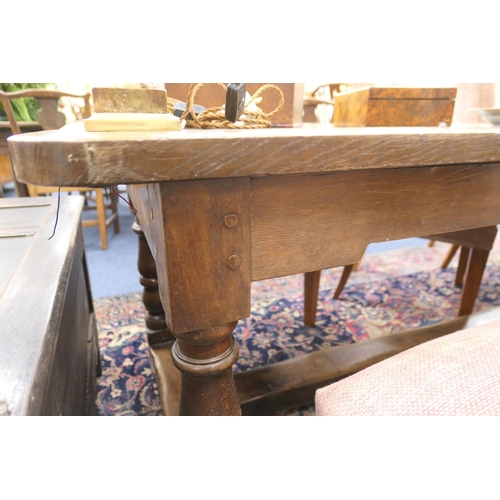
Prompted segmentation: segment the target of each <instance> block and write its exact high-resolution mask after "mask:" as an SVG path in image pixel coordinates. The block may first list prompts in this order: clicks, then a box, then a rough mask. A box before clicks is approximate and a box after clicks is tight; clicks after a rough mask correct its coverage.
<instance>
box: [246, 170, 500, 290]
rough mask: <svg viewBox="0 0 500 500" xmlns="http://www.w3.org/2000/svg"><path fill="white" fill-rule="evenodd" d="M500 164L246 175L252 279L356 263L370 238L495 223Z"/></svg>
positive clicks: (499, 211)
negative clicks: (249, 188) (249, 184)
mask: <svg viewBox="0 0 500 500" xmlns="http://www.w3.org/2000/svg"><path fill="white" fill-rule="evenodd" d="M499 195H500V164H482V165H456V166H448V167H415V168H402V169H380V170H365V171H343V172H333V173H329V174H325V175H295V176H280V177H277V176H275V177H262V178H258V179H253V180H252V271H251V277H252V281H257V280H262V279H267V278H273V277H278V276H287V275H291V274H296V273H303V272H309V271H316V270H319V269H328V268H332V267H336V266H343V265H347V264H352V263H355V262H357V261H358V260H359V258H360V256H361V255H362V253H363V251H364V250H365V248H366V247H367V245H368V244H370V243H375V242H382V241H389V240H397V239H402V238H409V237H420V236H422V237H423V236H427V235H432V234H438V233H447V232H451V231H460V230H466V229H470V228H477V227H485V226H493V225H496V224H498V223H500V196H499Z"/></svg>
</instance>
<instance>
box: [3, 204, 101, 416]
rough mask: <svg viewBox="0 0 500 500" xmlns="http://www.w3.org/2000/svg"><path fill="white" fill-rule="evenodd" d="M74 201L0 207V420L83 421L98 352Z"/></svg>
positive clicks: (91, 401) (91, 405)
mask: <svg viewBox="0 0 500 500" xmlns="http://www.w3.org/2000/svg"><path fill="white" fill-rule="evenodd" d="M82 209H83V197H82V196H62V197H61V206H60V210H59V222H58V224H57V230H56V232H55V234H54V236H53V238H51V239H50V240H49V237H50V236H51V234H52V232H53V228H54V221H55V218H56V210H57V197H55V196H54V197H41V198H9V199H4V200H0V221H1V222H0V256H1V265H0V416H9V415H12V416H18V415H88V414H93V413H94V410H95V399H96V376H97V374H98V371H99V368H98V367H100V363H99V351H98V344H97V329H96V322H95V318H94V313H93V304H92V294H91V292H90V284H89V279H88V273H87V269H86V264H85V252H84V243H83V233H82V225H81V215H82Z"/></svg>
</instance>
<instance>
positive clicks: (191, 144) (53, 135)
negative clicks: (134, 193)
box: [8, 123, 500, 187]
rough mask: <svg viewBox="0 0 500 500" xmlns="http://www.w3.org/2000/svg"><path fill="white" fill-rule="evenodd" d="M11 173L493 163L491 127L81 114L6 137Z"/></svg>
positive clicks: (82, 178)
mask: <svg viewBox="0 0 500 500" xmlns="http://www.w3.org/2000/svg"><path fill="white" fill-rule="evenodd" d="M8 142H9V148H10V151H11V156H12V159H13V163H14V169H15V171H16V175H17V177H18V179H19V180H20V181H22V182H29V183H32V184H37V185H47V186H53V185H61V186H76V185H78V186H82V185H83V186H90V187H98V186H104V185H116V184H137V183H143V182H160V181H171V180H186V179H210V178H229V177H230V178H232V177H260V176H268V175H287V174H313V173H325V172H333V171H338V170H358V169H359V170H362V169H372V168H403V167H415V166H426V165H433V166H442V165H454V164H477V163H493V162H500V127H495V126H492V125H489V124H484V125H475V126H460V125H458V126H451V127H372V128H369V127H360V128H340V127H334V126H333V125H332V126H325V125H320V124H304V125H303V126H300V127H294V128H270V129H246V130H224V129H222V130H221V129H215V130H198V129H184V130H181V131H170V132H99V133H97V132H86V131H85V130H84V128H83V124H82V123H73V124H69V125H67V126H65V127H63V128H62V129H60V130H54V131H44V132H36V133H28V134H22V135H18V136H17V137H10V138H9V139H8Z"/></svg>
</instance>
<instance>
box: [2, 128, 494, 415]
mask: <svg viewBox="0 0 500 500" xmlns="http://www.w3.org/2000/svg"><path fill="white" fill-rule="evenodd" d="M8 142H9V148H10V152H11V156H12V160H13V163H14V169H15V172H16V175H17V177H18V180H20V181H22V182H27V183H32V184H37V185H50V186H54V185H60V186H89V187H103V186H112V185H116V184H127V185H128V189H129V194H130V197H131V199H132V202H133V204H134V206H135V208H136V209H137V211H138V223H140V225H139V224H136V225H135V230H136V232H137V233H138V234H139V236H140V241H141V242H142V243H141V244H140V247H139V251H140V260H139V268H140V272H141V282H142V284H143V285H144V302H145V305H146V309H147V311H148V314H147V318H146V323H147V326H148V331H149V334H150V337H149V338H150V345H151V354H152V358H153V361H154V366H155V370H156V374H157V378H158V381H159V385H160V392H161V395H162V403H163V406H164V409H165V412H166V413H167V414H176V413H180V414H181V415H238V414H240V413H241V412H243V413H244V414H252V413H257V414H258V413H264V412H269V411H274V410H276V409H278V408H281V407H286V406H289V405H291V404H297V403H298V402H305V401H312V400H313V397H314V391H315V389H316V388H318V387H321V386H324V385H327V384H328V383H330V382H332V381H333V380H336V379H339V378H341V377H344V376H346V375H347V374H350V373H353V372H355V371H357V370H359V369H361V368H364V367H365V366H368V365H370V364H372V363H374V362H376V361H380V360H381V359H383V358H385V357H388V356H390V355H392V354H395V353H396V352H399V351H401V350H404V349H406V348H409V347H411V346H412V345H415V344H418V343H420V342H423V341H425V340H429V339H430V338H432V337H435V336H437V335H442V334H443V331H444V330H443V329H441V330H439V332H437V330H436V329H433V328H428V329H423V330H419V331H415V332H406V333H404V334H396V335H390V336H387V337H383V338H380V339H370V340H367V341H363V342H360V343H358V344H354V345H352V346H345V347H344V346H343V347H335V348H331V349H327V350H323V351H318V352H315V353H312V354H309V355H307V356H303V357H299V358H297V359H294V360H288V361H284V362H281V363H275V364H273V365H270V366H267V367H262V368H259V369H256V370H251V371H247V372H242V373H238V374H236V375H235V376H233V373H232V365H233V363H234V361H235V360H236V358H237V356H238V347H237V343H236V342H235V340H234V338H233V335H232V331H233V329H234V328H235V326H236V324H237V322H238V320H240V319H241V318H245V317H247V316H249V314H250V284H251V282H252V281H256V280H263V279H267V278H273V277H278V276H286V275H291V274H296V273H308V272H313V271H316V270H318V269H327V268H332V267H336V266H344V265H348V264H353V263H355V262H356V261H357V260H358V259H359V256H360V255H361V253H362V252H363V250H364V249H365V248H366V246H367V245H368V244H369V243H373V242H380V241H387V240H394V239H401V238H407V237H415V236H428V235H435V234H442V233H449V232H454V231H462V230H469V229H472V228H482V227H487V226H495V225H496V224H498V223H500V196H499V195H500V128H498V127H497V128H495V127H493V126H490V125H487V124H486V125H484V126H481V125H480V126H473V127H472V126H471V127H460V126H457V127H453V126H452V127H449V128H446V127H444V128H441V127H436V128H422V127H418V128H408V127H404V128H403V127H402V128H335V127H333V126H331V127H328V126H327V127H325V126H324V125H322V126H317V125H310V126H309V125H303V126H301V127H297V128H289V129H282V128H273V129H264V130H195V129H185V130H182V131H172V132H126V133H125V132H106V133H89V132H85V131H84V129H83V126H82V125H81V124H73V125H71V126H66V127H64V128H63V129H61V130H58V131H48V132H36V133H29V134H22V135H18V136H16V137H12V138H10V139H9V141H8ZM141 227H142V229H141ZM146 241H147V243H146ZM474 251H475V250H474ZM481 252H483V253H481ZM473 253H474V252H473ZM484 260H485V258H484V251H482V250H481V249H478V251H477V253H476V258H475V259H471V263H470V265H469V267H471V269H469V274H468V280H469V277H470V280H471V282H473V281H475V282H476V284H477V286H475V287H474V288H478V286H479V285H478V279H479V281H480V277H481V274H482V271H481V272H480V273H479V278H478V273H477V272H475V270H474V266H475V264H473V263H474V262H476V263H479V264H477V266H478V269H479V268H480V267H481V266H482V267H483V268H484ZM481 262H482V264H481ZM155 264H156V265H155ZM466 288H467V285H466ZM464 293H466V291H465V292H464ZM457 321H460V318H458V319H456V320H455V326H456V322H457ZM450 331H452V330H450ZM447 333H449V331H448V332H447Z"/></svg>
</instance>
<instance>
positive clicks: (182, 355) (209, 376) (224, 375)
mask: <svg viewBox="0 0 500 500" xmlns="http://www.w3.org/2000/svg"><path fill="white" fill-rule="evenodd" d="M236 324H237V322H233V323H229V324H226V325H222V326H218V327H213V328H206V329H203V330H198V331H194V332H189V333H185V334H182V335H177V338H178V340H177V342H176V343H175V344H174V346H173V348H172V359H173V362H174V365H175V366H176V367H177V368H178V369H179V371H180V372H181V395H180V405H179V414H180V415H241V408H240V404H239V401H238V394H237V392H236V386H235V384H234V379H233V373H232V365H233V363H234V362H235V361H236V359H237V358H238V352H239V351H238V344H237V343H236V340H235V339H234V337H233V335H232V331H233V330H234V328H235V327H236Z"/></svg>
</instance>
